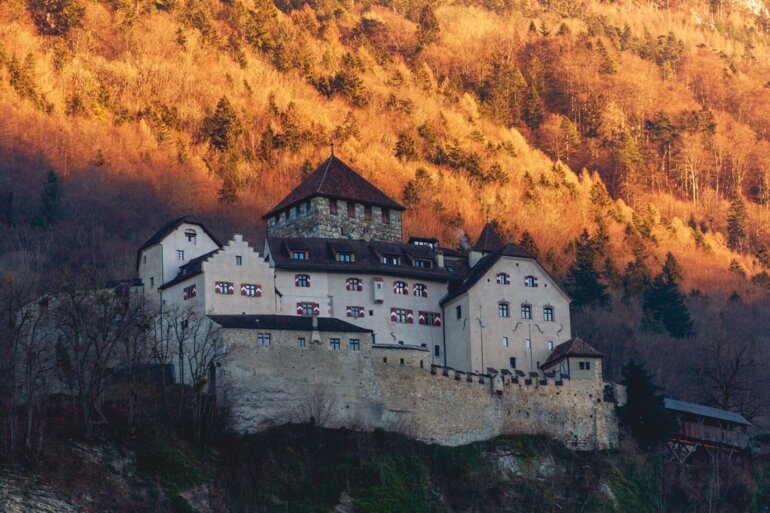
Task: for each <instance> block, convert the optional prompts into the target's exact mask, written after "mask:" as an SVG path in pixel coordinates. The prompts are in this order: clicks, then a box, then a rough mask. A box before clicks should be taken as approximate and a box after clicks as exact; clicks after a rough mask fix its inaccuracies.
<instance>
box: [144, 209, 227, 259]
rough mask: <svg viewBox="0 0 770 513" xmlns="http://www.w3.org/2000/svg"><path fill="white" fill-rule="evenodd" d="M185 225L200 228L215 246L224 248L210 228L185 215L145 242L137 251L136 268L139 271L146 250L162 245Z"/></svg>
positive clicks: (167, 224)
mask: <svg viewBox="0 0 770 513" xmlns="http://www.w3.org/2000/svg"><path fill="white" fill-rule="evenodd" d="M184 223H187V224H192V225H195V226H198V227H200V229H201V230H203V231H204V232H206V234H207V235H208V236H209V237H211V240H213V241H214V244H216V245H217V246H219V247H220V248H221V247H222V243H221V242H219V239H218V238H217V237H216V236H215V235H214V234H213V233H211V231H209V229H208V228H206V225H204V224H203V223H202V222H200V221H198V220H197V219H196V218H195V217H193V216H191V215H184V216H182V217H178V218H176V219H174V220H172V221H169V222H168V223H166V224H164V225H163V226H162V227H161V228H160V229H159V230H158V231H157V232H155V233H154V234H153V235H152V237H150V238H149V239H147V240H146V241H145V242H144V244H142V245H141V246H139V249H138V250H137V251H136V268H137V269H138V268H139V257H140V255H141V253H142V251H144V250H145V249H147V248H150V247H152V246H154V245H156V244H160V242H161V241H162V240H163V239H165V238H166V237H167V236H168V235H169V234H170V233H171V232H173V231H174V230H176V229H177V228H179V227H180V226H181V225H182V224H184Z"/></svg>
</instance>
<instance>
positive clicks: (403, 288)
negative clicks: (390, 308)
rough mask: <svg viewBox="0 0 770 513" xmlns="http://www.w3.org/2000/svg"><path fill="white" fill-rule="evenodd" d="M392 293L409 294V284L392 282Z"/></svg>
mask: <svg viewBox="0 0 770 513" xmlns="http://www.w3.org/2000/svg"><path fill="white" fill-rule="evenodd" d="M393 293H394V294H398V295H400V296H408V295H409V286H408V285H407V284H406V282H403V281H394V282H393Z"/></svg>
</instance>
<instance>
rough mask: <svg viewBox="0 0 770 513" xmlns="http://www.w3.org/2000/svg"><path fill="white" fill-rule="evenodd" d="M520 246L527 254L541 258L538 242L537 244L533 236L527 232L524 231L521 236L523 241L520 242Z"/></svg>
mask: <svg viewBox="0 0 770 513" xmlns="http://www.w3.org/2000/svg"><path fill="white" fill-rule="evenodd" d="M519 246H521V247H522V248H523V249H524V250H525V251H526V252H527V253H529V254H530V255H532V256H533V257H534V258H538V257H539V256H540V249H539V248H538V247H537V242H535V239H534V238H533V237H532V234H531V233H529V232H528V231H526V230H524V232H523V233H522V234H521V239H520V240H519Z"/></svg>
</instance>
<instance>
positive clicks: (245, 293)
mask: <svg viewBox="0 0 770 513" xmlns="http://www.w3.org/2000/svg"><path fill="white" fill-rule="evenodd" d="M248 295H249V291H248V289H247V287H246V284H245V283H241V296H248Z"/></svg>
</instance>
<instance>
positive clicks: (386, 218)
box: [382, 208, 390, 224]
mask: <svg viewBox="0 0 770 513" xmlns="http://www.w3.org/2000/svg"><path fill="white" fill-rule="evenodd" d="M382 222H383V223H384V224H390V210H386V209H384V208H383V209H382Z"/></svg>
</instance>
